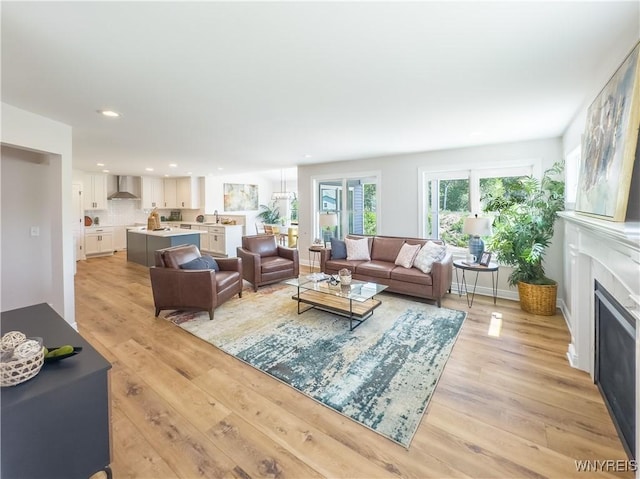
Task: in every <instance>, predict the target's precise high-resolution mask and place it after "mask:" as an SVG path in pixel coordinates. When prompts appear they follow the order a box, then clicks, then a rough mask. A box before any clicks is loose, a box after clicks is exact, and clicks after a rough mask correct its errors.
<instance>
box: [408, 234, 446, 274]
mask: <svg viewBox="0 0 640 479" xmlns="http://www.w3.org/2000/svg"><path fill="white" fill-rule="evenodd" d="M446 253H447V247H446V245H443V244H438V243H434V242H433V241H428V242H427V243H426V244H425V245H424V246H423V247H422V248H421V249H420V251H419V252H418V255H417V256H416V259H415V260H414V261H413V266H414V267H415V268H418V269H419V270H420V271H422V272H423V273H430V272H431V265H433V263H435V262H436V261H440V260H441V259H442V258H444V256H445V254H446Z"/></svg>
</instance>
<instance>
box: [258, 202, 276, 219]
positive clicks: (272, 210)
mask: <svg viewBox="0 0 640 479" xmlns="http://www.w3.org/2000/svg"><path fill="white" fill-rule="evenodd" d="M260 210H261V211H260V212H259V213H258V214H257V215H256V216H257V217H258V218H260V219H261V220H262V222H263V223H265V224H267V225H275V224H278V222H279V221H280V209H279V208H278V207H277V206H276V202H275V201H272V202H271V204H269V205H260Z"/></svg>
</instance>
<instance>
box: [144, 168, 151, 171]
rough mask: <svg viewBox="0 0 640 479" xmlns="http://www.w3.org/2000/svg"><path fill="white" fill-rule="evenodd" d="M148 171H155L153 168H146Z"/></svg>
mask: <svg viewBox="0 0 640 479" xmlns="http://www.w3.org/2000/svg"><path fill="white" fill-rule="evenodd" d="M145 170H147V171H153V168H145Z"/></svg>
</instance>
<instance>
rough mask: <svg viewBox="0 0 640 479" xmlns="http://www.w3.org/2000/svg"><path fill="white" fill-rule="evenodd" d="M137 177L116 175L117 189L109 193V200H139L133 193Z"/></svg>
mask: <svg viewBox="0 0 640 479" xmlns="http://www.w3.org/2000/svg"><path fill="white" fill-rule="evenodd" d="M134 181H135V177H133V176H116V189H117V191H116V192H115V193H113V194H112V195H109V197H108V198H107V199H108V200H139V199H140V198H138V197H137V196H136V195H134V194H133V193H131V191H133V189H134Z"/></svg>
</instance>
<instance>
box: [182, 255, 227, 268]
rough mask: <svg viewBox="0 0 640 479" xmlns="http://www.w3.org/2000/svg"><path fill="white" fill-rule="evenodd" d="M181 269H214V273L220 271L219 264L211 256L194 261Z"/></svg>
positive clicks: (183, 265) (185, 264)
mask: <svg viewBox="0 0 640 479" xmlns="http://www.w3.org/2000/svg"><path fill="white" fill-rule="evenodd" d="M180 268H181V269H212V270H214V271H220V266H218V262H217V261H216V260H215V259H213V258H212V257H211V256H209V255H204V256H200V257H199V258H195V259H192V260H191V261H189V262H187V263H184V264H181V265H180Z"/></svg>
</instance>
